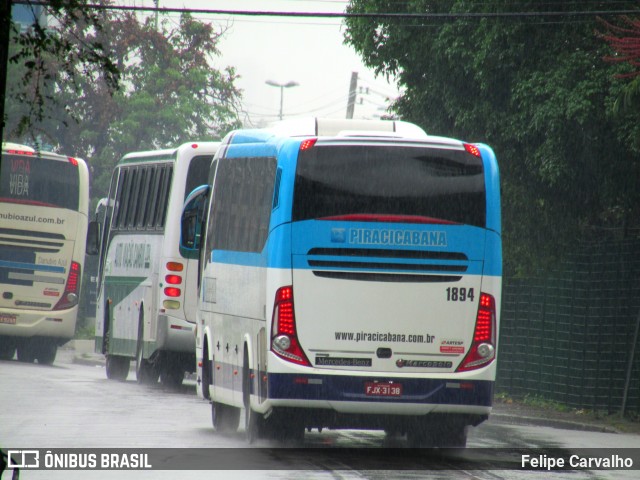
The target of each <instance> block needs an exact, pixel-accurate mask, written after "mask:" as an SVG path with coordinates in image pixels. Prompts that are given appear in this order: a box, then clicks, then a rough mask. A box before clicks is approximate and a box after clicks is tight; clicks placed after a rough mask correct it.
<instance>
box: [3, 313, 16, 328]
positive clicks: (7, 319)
mask: <svg viewBox="0 0 640 480" xmlns="http://www.w3.org/2000/svg"><path fill="white" fill-rule="evenodd" d="M16 318H17V316H16V315H3V314H1V313H0V323H6V324H8V325H15V324H16Z"/></svg>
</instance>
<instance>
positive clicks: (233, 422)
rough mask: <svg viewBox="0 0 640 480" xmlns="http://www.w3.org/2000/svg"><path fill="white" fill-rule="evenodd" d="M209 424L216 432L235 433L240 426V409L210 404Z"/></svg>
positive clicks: (217, 403) (216, 403) (215, 403)
mask: <svg viewBox="0 0 640 480" xmlns="http://www.w3.org/2000/svg"><path fill="white" fill-rule="evenodd" d="M211 424H212V425H213V428H214V429H215V430H216V432H221V433H229V432H235V431H237V430H238V426H239V425H240V409H239V408H236V407H232V406H230V405H225V404H224V403H219V402H211Z"/></svg>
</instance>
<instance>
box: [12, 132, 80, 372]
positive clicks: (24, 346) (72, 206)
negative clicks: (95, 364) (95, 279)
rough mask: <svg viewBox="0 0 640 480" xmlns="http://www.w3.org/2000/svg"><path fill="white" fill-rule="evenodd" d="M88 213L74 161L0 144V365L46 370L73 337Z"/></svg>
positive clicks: (21, 146) (78, 165) (76, 162)
mask: <svg viewBox="0 0 640 480" xmlns="http://www.w3.org/2000/svg"><path fill="white" fill-rule="evenodd" d="M88 209H89V173H88V169H87V165H86V164H85V162H84V161H83V160H81V159H79V158H72V157H65V156H62V155H57V154H54V153H49V152H41V151H35V150H34V149H32V148H30V147H27V146H23V145H17V144H12V143H3V144H2V164H1V167H0V359H4V360H7V359H11V358H13V356H14V355H15V353H16V350H17V353H18V360H20V361H23V362H33V361H34V360H37V361H38V363H43V364H51V363H53V362H54V360H55V358H56V352H57V349H58V346H59V345H62V344H64V343H66V342H67V341H68V340H70V339H71V338H73V336H74V334H75V330H76V319H77V315H78V300H79V297H80V284H81V281H82V268H83V264H84V255H85V246H86V240H87V223H88Z"/></svg>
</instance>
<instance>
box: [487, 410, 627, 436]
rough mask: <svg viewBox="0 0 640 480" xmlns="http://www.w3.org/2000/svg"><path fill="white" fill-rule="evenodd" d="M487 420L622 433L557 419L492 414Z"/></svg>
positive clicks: (597, 426)
mask: <svg viewBox="0 0 640 480" xmlns="http://www.w3.org/2000/svg"><path fill="white" fill-rule="evenodd" d="M489 419H491V420H495V421H496V423H506V424H510V425H521V426H526V425H535V426H538V427H551V428H561V429H564V430H579V431H583V432H599V433H624V432H622V431H620V430H618V429H617V428H615V427H612V426H610V425H597V424H593V423H585V422H574V421H571V420H561V419H557V418H544V417H531V416H522V415H513V414H509V413H495V412H492V413H491V414H490V415H489Z"/></svg>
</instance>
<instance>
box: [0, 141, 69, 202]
mask: <svg viewBox="0 0 640 480" xmlns="http://www.w3.org/2000/svg"><path fill="white" fill-rule="evenodd" d="M79 185H80V179H79V172H78V168H77V166H76V165H74V164H73V163H71V162H69V161H59V160H56V161H52V160H50V159H46V158H40V157H37V156H35V155H34V156H30V155H11V154H7V155H3V156H2V165H1V171H0V201H2V202H9V203H24V204H31V205H39V206H46V207H57V208H66V209H69V210H76V211H77V210H78V208H79V203H78V202H79V195H78V190H79V188H80V187H79Z"/></svg>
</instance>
